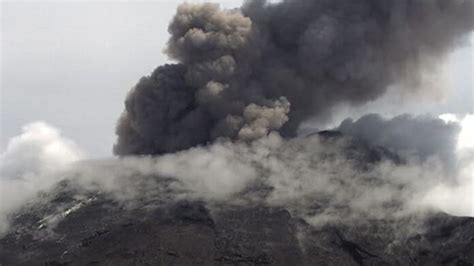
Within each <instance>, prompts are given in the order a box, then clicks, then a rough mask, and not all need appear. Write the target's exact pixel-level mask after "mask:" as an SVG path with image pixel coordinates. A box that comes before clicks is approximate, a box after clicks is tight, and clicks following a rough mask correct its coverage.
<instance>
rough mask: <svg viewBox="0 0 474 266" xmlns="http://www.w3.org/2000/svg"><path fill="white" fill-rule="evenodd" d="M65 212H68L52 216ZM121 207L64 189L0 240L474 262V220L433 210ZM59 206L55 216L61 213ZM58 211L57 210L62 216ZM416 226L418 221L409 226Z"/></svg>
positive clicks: (8, 244)
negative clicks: (373, 216)
mask: <svg viewBox="0 0 474 266" xmlns="http://www.w3.org/2000/svg"><path fill="white" fill-rule="evenodd" d="M58 210H63V212H62V214H60V215H61V217H60V219H59V218H57V219H56V220H57V221H55V218H54V217H57V215H58V214H57V213H58ZM212 210H213V211H210V209H208V208H207V207H206V206H205V205H204V203H202V202H177V203H174V204H171V205H168V206H161V207H156V206H153V207H152V206H149V203H143V205H142V206H140V207H139V208H138V207H137V206H135V207H134V208H130V207H123V206H121V205H119V204H117V203H114V202H113V201H110V200H108V199H107V198H105V197H103V196H101V195H92V194H89V195H87V196H86V197H84V198H82V199H80V200H78V199H75V198H70V197H67V194H65V193H59V194H57V196H56V197H55V198H54V199H53V200H51V201H50V203H49V204H43V205H41V206H32V207H30V208H26V209H25V210H23V212H21V213H20V214H19V215H18V216H17V217H16V218H15V220H14V223H13V227H12V230H11V232H10V233H9V234H7V235H5V236H4V237H3V238H2V239H0V264H1V265H94V264H95V265H472V264H473V263H474V252H472V251H473V250H474V219H472V218H462V217H452V216H449V215H446V214H437V215H432V216H431V218H429V219H426V220H425V221H424V226H422V227H420V228H424V229H419V230H418V231H417V230H412V231H411V232H409V233H406V232H405V233H403V230H407V228H408V227H409V226H410V222H403V221H402V222H400V221H383V220H374V221H367V222H366V223H361V224H359V225H326V226H323V227H320V228H315V227H313V226H310V225H308V224H307V223H305V222H304V221H303V220H301V219H298V218H295V217H292V215H291V214H290V213H289V212H288V211H287V210H285V209H283V208H275V207H265V206H256V207H248V208H243V207H236V206H214V207H213V208H212ZM54 213H56V214H54ZM55 215H56V216H55ZM408 229H409V230H411V228H408Z"/></svg>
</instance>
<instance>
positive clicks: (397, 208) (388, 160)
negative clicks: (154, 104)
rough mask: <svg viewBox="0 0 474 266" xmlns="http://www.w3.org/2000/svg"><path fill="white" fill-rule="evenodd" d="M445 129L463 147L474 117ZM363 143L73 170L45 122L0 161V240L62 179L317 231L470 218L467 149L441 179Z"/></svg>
mask: <svg viewBox="0 0 474 266" xmlns="http://www.w3.org/2000/svg"><path fill="white" fill-rule="evenodd" d="M443 118H444V120H446V119H445V117H443ZM413 119H414V120H417V119H418V120H417V121H418V122H420V119H421V118H413ZM413 119H412V120H413ZM433 119H435V118H433ZM409 120H410V119H408V120H407V121H409ZM380 121H382V122H381V123H384V124H387V123H388V124H390V123H394V122H393V120H383V119H382V120H380ZM399 121H400V118H399V120H398V122H399ZM428 121H431V122H429V123H428V125H432V122H433V121H437V120H428ZM439 121H441V122H442V121H443V120H441V119H439ZM449 121H450V123H449V124H446V123H445V122H443V123H445V125H446V126H449V127H451V126H453V125H460V127H461V130H460V132H459V136H460V139H459V143H466V140H462V136H464V134H465V130H470V129H469V128H470V127H469V126H466V125H467V124H468V123H470V122H466V121H472V116H466V117H464V118H463V119H458V120H456V121H454V120H453V119H451V120H449ZM398 122H397V123H398ZM355 123H357V121H356V122H355ZM436 123H437V122H436ZM421 124H423V123H421ZM407 125H411V124H410V123H408V124H407ZM454 128H456V127H454ZM447 135H449V134H447ZM447 135H446V136H447ZM443 136H444V135H443ZM397 137H399V136H397ZM406 137H409V136H406ZM414 139H417V138H414ZM398 140H399V139H398ZM384 141H385V142H386V143H393V141H392V140H390V139H385V140H384ZM411 141H414V140H413V139H411ZM366 144H367V143H364V144H361V142H358V140H357V139H354V138H348V137H332V136H321V135H313V136H309V137H300V138H293V139H284V138H282V137H280V136H279V135H278V134H277V133H270V134H269V135H268V136H266V137H263V138H260V139H258V140H255V141H253V142H250V143H248V142H231V141H229V140H222V141H217V142H215V143H213V144H211V145H208V146H202V147H195V148H191V149H189V150H185V151H181V152H177V153H173V154H166V155H162V156H130V157H123V158H118V159H109V160H93V161H84V160H82V161H80V162H78V161H79V160H81V158H83V157H82V153H81V152H80V151H79V149H78V147H77V146H76V145H74V143H73V142H72V141H70V140H68V139H65V138H64V137H62V136H61V135H60V133H59V132H58V131H57V130H56V129H54V128H52V127H51V126H48V125H47V124H45V123H42V122H39V123H33V124H30V125H28V126H26V127H25V128H24V129H23V133H22V134H21V135H19V136H17V137H14V138H12V140H11V141H10V143H9V145H8V147H7V149H6V151H5V152H3V153H2V155H1V176H0V192H1V193H0V197H1V201H0V232H1V231H3V232H5V231H6V230H7V229H8V221H9V219H10V218H11V216H12V215H14V214H15V212H16V211H17V210H18V209H19V208H20V207H21V206H23V204H25V203H26V202H27V201H28V200H33V199H34V196H35V195H36V194H37V193H38V192H39V191H43V190H46V191H48V190H49V191H50V189H51V187H53V186H54V185H55V184H57V182H59V181H60V180H64V179H67V180H69V182H70V184H73V185H77V187H78V188H81V189H80V190H78V191H81V190H83V191H88V192H94V193H105V194H106V195H110V196H111V197H112V198H113V199H115V200H118V201H119V202H122V203H125V204H132V205H133V204H134V203H139V202H141V203H143V202H144V201H146V202H151V201H153V202H157V203H156V204H159V203H160V202H161V203H163V202H169V201H174V200H180V199H190V200H203V201H205V202H207V203H209V204H211V205H216V204H217V205H219V203H227V204H237V205H253V204H264V205H271V206H282V207H285V208H287V209H288V210H289V211H290V212H292V214H293V215H297V216H299V217H302V218H304V219H305V220H306V221H308V222H309V223H311V224H313V225H322V224H326V223H331V222H349V223H352V222H355V221H363V220H365V219H367V218H373V219H379V218H397V217H404V216H405V215H409V214H413V213H420V212H421V213H423V212H424V211H426V210H433V209H434V210H443V211H446V212H448V213H451V214H455V215H466V216H474V212H473V209H472V206H473V201H472V195H473V192H474V190H473V187H472V180H473V179H472V170H473V161H474V160H473V158H474V157H473V156H472V155H473V154H474V153H473V148H472V147H470V146H462V147H461V148H457V149H456V150H455V158H456V162H455V164H454V165H455V166H456V167H457V169H456V171H445V170H446V169H445V164H444V163H443V162H442V160H443V157H442V156H441V157H440V156H429V157H427V158H426V159H424V160H421V159H416V157H413V156H408V157H403V156H402V157H400V158H399V157H398V155H397V154H396V153H394V152H393V151H391V150H390V149H389V148H390V147H389V148H381V147H380V146H375V145H374V144H371V143H368V146H367V145H366ZM376 144H380V143H378V142H377V143H376ZM462 145H465V144H462ZM414 147H417V146H416V145H414ZM421 147H423V146H421ZM439 147H448V148H449V147H451V146H442V145H441V146H439ZM392 148H393V147H392ZM392 150H393V149H392ZM395 151H396V150H395ZM422 151H424V150H422ZM441 154H445V153H441ZM75 193H80V192H77V191H76V192H75Z"/></svg>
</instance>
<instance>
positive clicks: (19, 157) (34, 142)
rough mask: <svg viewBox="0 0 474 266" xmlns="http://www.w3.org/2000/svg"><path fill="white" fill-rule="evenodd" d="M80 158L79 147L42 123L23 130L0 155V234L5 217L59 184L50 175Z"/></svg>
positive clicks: (36, 123) (3, 228) (4, 227)
mask: <svg viewBox="0 0 474 266" xmlns="http://www.w3.org/2000/svg"><path fill="white" fill-rule="evenodd" d="M82 157H83V154H82V152H81V151H80V150H79V148H78V147H77V146H76V145H75V144H74V142H72V141H71V140H69V139H66V138H64V137H62V136H61V134H60V132H59V131H58V130H57V129H56V128H54V127H52V126H50V125H48V124H46V123H44V122H35V123H31V124H28V125H26V126H24V127H23V129H22V133H21V134H20V135H18V136H16V137H13V138H12V139H11V140H10V142H9V143H8V146H7V148H6V150H5V151H4V152H2V153H1V155H0V232H2V231H4V230H5V229H6V225H7V223H6V222H7V217H8V215H9V214H11V213H12V212H13V211H15V210H16V209H17V208H19V207H21V206H22V205H23V204H24V203H25V202H26V201H28V200H29V199H31V198H32V197H33V196H34V195H35V194H36V193H37V192H38V191H41V190H45V189H48V188H50V187H51V186H53V185H55V184H56V183H57V182H58V181H59V178H60V177H59V176H58V175H56V174H54V173H56V172H58V171H61V170H64V169H65V168H67V167H68V166H69V164H70V163H72V162H75V161H78V160H80V159H81V158H82Z"/></svg>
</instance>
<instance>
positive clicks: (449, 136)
mask: <svg viewBox="0 0 474 266" xmlns="http://www.w3.org/2000/svg"><path fill="white" fill-rule="evenodd" d="M337 130H338V131H340V132H342V133H343V134H344V135H346V136H352V137H354V138H355V139H357V140H360V141H363V142H365V143H367V144H370V145H374V146H381V147H384V148H387V149H389V150H391V151H393V152H395V153H396V154H400V155H402V156H403V157H405V158H412V159H416V160H419V161H426V160H428V159H430V158H438V159H440V160H441V162H443V163H444V167H446V169H447V170H453V169H454V167H455V162H456V148H457V147H456V145H457V136H458V135H459V133H460V131H461V128H460V126H459V124H458V123H454V122H452V123H446V122H445V121H443V120H442V119H440V118H436V117H431V116H418V117H413V116H410V115H400V116H397V117H394V118H392V119H389V120H387V119H384V118H382V117H381V116H380V115H378V114H369V115H365V116H363V117H361V118H360V119H358V120H357V121H353V120H352V119H346V120H344V121H343V122H342V123H341V124H340V125H339V127H338V128H337Z"/></svg>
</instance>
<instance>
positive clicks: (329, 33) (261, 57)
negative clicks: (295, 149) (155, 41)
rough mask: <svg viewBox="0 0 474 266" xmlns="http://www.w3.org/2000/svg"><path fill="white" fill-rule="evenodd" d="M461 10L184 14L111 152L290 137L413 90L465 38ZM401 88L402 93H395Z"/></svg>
mask: <svg viewBox="0 0 474 266" xmlns="http://www.w3.org/2000/svg"><path fill="white" fill-rule="evenodd" d="M473 6H474V2H473V1H470V0H465V1H463V0H456V1H446V0H419V1H415V0H387V1H378V0H359V1H345V0H319V1H315V0H292V1H290V0H287V1H283V2H281V3H278V4H270V3H267V2H266V1H248V2H247V3H246V4H245V5H244V6H243V7H242V8H241V9H236V10H221V9H219V6H218V5H216V4H198V5H194V4H183V5H181V6H180V7H179V8H178V11H177V14H176V16H175V17H174V19H173V21H172V22H171V24H170V26H169V32H170V34H171V37H170V40H169V42H168V48H167V53H168V55H169V56H170V57H171V58H172V59H175V60H177V61H178V63H177V64H174V65H164V66H161V67H158V68H157V69H156V70H155V71H154V72H153V73H152V74H151V75H150V76H147V77H144V78H142V79H141V80H140V82H139V83H138V84H137V85H136V87H135V88H134V89H133V90H132V91H131V93H130V94H129V96H128V99H127V101H126V104H125V105H126V110H125V112H124V114H123V115H122V118H121V119H120V121H119V123H118V126H117V135H118V142H117V144H116V146H115V148H114V151H115V153H116V154H119V155H127V154H161V153H167V152H173V151H177V150H182V149H186V148H189V147H192V146H196V145H199V144H206V143H208V142H210V141H213V140H214V139H216V138H219V137H228V138H231V139H242V140H253V139H257V138H260V137H261V136H265V135H267V134H268V133H269V132H270V131H278V132H280V133H281V134H282V135H283V136H293V135H295V132H296V129H297V127H298V125H299V124H300V123H301V122H302V121H303V120H304V119H307V118H308V117H310V116H316V117H319V118H321V119H324V117H325V116H326V115H327V114H328V113H329V112H330V111H331V108H333V107H334V106H336V105H338V104H362V103H365V102H367V101H371V100H374V99H376V98H377V97H379V96H381V95H382V94H384V92H385V91H386V90H387V87H388V86H390V85H394V84H397V83H407V84H411V85H412V86H409V87H410V90H418V87H417V86H416V84H417V83H418V82H419V81H420V75H419V73H420V70H422V69H426V68H430V67H432V65H433V64H435V63H436V62H437V61H436V59H439V58H442V57H443V55H445V54H446V53H447V52H448V51H450V49H451V48H452V47H453V46H455V45H456V44H458V43H459V42H460V41H462V37H463V36H465V35H466V33H468V32H469V31H470V30H472V28H473V24H474V22H473V19H472V18H473V12H472V11H473ZM400 87H401V88H403V86H400Z"/></svg>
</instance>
